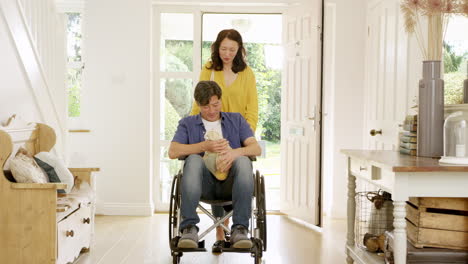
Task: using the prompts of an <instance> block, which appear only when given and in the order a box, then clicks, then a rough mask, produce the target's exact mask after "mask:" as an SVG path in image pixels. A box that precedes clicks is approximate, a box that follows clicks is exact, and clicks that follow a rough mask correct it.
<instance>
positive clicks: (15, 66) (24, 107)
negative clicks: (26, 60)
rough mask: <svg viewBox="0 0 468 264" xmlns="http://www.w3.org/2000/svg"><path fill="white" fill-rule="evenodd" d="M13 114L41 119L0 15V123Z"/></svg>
mask: <svg viewBox="0 0 468 264" xmlns="http://www.w3.org/2000/svg"><path fill="white" fill-rule="evenodd" d="M13 114H16V115H17V116H19V117H21V118H22V119H23V120H25V121H28V122H29V121H32V122H40V121H42V120H41V119H40V115H39V112H38V107H37V105H36V103H35V100H34V97H33V94H32V91H31V89H30V86H29V84H28V80H27V78H26V75H25V73H24V70H23V66H22V63H21V61H20V59H19V57H18V56H17V52H16V48H15V45H14V42H13V40H12V38H11V36H10V33H9V31H8V28H7V25H6V22H5V20H4V17H3V16H1V15H0V125H1V124H2V123H3V122H5V121H6V120H7V119H8V118H9V117H10V116H12V115H13Z"/></svg>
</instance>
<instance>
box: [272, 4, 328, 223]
mask: <svg viewBox="0 0 468 264" xmlns="http://www.w3.org/2000/svg"><path fill="white" fill-rule="evenodd" d="M283 21H284V23H285V25H284V29H286V30H285V32H284V37H283V40H284V46H285V55H286V56H285V67H284V68H285V74H284V82H283V84H284V85H283V94H282V100H283V102H282V122H281V124H282V128H281V134H282V140H281V142H282V146H281V150H282V151H281V152H282V154H283V155H284V156H283V158H282V162H283V164H282V173H281V177H282V178H281V211H282V212H284V213H286V214H288V215H290V216H293V217H296V218H299V219H301V220H303V221H306V222H308V223H310V224H314V225H317V224H319V217H320V206H319V190H320V189H319V187H320V186H319V182H320V181H319V179H320V174H319V173H320V170H319V164H320V163H319V160H320V150H319V148H320V131H321V129H320V116H319V110H320V109H321V102H320V92H321V88H320V76H321V74H320V70H321V69H320V65H321V61H320V60H321V56H320V54H321V43H320V41H321V40H320V34H321V1H319V0H313V1H305V2H304V3H303V4H301V5H298V6H295V7H291V8H290V10H288V12H287V13H286V14H285V16H284V20H283Z"/></svg>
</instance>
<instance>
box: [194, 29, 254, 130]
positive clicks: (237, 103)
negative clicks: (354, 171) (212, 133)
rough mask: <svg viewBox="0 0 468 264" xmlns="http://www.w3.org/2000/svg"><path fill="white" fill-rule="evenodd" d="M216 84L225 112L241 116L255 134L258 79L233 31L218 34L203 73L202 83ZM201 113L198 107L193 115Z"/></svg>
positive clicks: (239, 37) (223, 31) (237, 35)
mask: <svg viewBox="0 0 468 264" xmlns="http://www.w3.org/2000/svg"><path fill="white" fill-rule="evenodd" d="M209 80H211V81H215V82H216V83H218V85H219V86H220V87H221V90H222V91H223V96H222V98H221V101H222V109H221V111H223V112H237V113H240V114H241V115H242V116H243V117H244V118H245V119H246V120H247V123H249V125H250V127H251V128H252V130H253V131H254V132H255V129H256V128H257V122H258V98H257V86H256V81H255V75H254V73H253V71H252V69H251V68H250V67H249V66H247V63H246V62H245V49H244V45H243V42H242V37H241V35H240V34H239V32H237V31H236V30H234V29H225V30H222V31H221V32H219V34H218V37H217V38H216V41H215V42H214V43H213V44H212V45H211V61H209V62H207V63H206V64H205V66H203V69H202V71H201V73H200V81H209ZM198 113H200V109H199V108H198V105H197V104H196V103H194V104H193V106H192V112H191V113H190V114H191V115H196V114H198Z"/></svg>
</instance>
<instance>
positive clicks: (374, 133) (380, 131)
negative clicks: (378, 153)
mask: <svg viewBox="0 0 468 264" xmlns="http://www.w3.org/2000/svg"><path fill="white" fill-rule="evenodd" d="M369 133H370V135H371V136H375V135H382V129H380V130H375V129H372V130H371V131H369Z"/></svg>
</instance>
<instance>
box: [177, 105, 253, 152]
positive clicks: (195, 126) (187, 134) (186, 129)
mask: <svg viewBox="0 0 468 264" xmlns="http://www.w3.org/2000/svg"><path fill="white" fill-rule="evenodd" d="M221 129H222V131H223V137H224V138H225V139H227V140H228V141H229V145H230V146H231V148H233V149H236V148H240V147H242V143H243V142H244V141H245V140H246V139H247V138H249V137H253V136H254V135H253V132H252V129H250V126H249V124H248V123H247V121H246V120H245V119H244V117H242V115H241V114H239V113H229V112H221ZM205 132H206V130H205V126H204V125H203V121H202V118H201V115H200V114H198V115H193V116H187V117H185V118H182V119H181V120H180V121H179V126H178V127H177V131H176V133H175V135H174V138H173V139H172V141H174V142H178V143H181V144H196V143H200V142H202V141H205Z"/></svg>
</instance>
